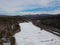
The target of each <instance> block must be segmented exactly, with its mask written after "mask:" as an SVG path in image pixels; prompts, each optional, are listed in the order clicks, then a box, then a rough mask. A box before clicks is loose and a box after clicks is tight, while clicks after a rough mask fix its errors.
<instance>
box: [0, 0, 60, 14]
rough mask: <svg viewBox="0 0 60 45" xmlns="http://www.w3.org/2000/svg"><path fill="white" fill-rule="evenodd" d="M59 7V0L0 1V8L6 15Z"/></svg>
mask: <svg viewBox="0 0 60 45" xmlns="http://www.w3.org/2000/svg"><path fill="white" fill-rule="evenodd" d="M55 6H60V0H0V8H2V9H3V10H4V11H5V12H6V13H14V12H16V11H18V10H20V11H21V10H24V9H31V8H39V7H41V8H43V7H55Z"/></svg>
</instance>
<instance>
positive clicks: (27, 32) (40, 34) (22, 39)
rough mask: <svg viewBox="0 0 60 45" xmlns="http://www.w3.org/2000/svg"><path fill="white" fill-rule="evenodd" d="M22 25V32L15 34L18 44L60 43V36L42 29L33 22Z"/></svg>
mask: <svg viewBox="0 0 60 45" xmlns="http://www.w3.org/2000/svg"><path fill="white" fill-rule="evenodd" d="M20 26H21V32H19V33H16V34H15V38H16V43H17V45H60V37H58V36H56V35H53V34H51V33H49V32H47V31H44V30H40V28H38V27H36V26H34V25H33V24H32V23H31V22H29V23H21V24H20Z"/></svg>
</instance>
